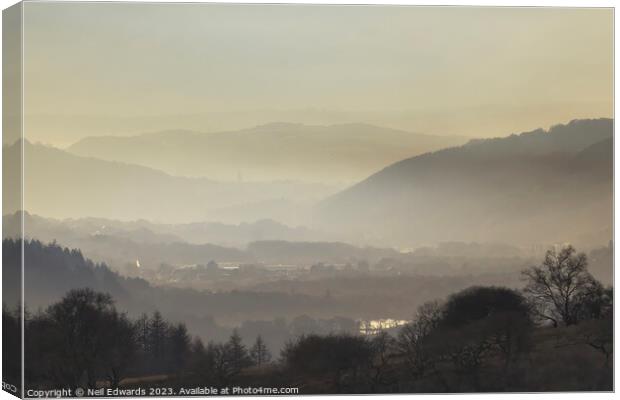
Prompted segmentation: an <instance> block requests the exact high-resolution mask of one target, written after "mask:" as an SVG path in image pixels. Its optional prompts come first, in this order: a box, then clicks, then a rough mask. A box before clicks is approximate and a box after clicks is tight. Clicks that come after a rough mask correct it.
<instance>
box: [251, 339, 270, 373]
mask: <svg viewBox="0 0 620 400" xmlns="http://www.w3.org/2000/svg"><path fill="white" fill-rule="evenodd" d="M250 357H251V358H252V361H253V362H254V364H255V365H258V366H261V365H263V364H265V363H268V362H269V361H271V353H270V352H269V349H268V348H267V346H266V345H265V342H264V341H263V338H262V337H261V335H258V336H257V337H256V341H255V342H254V345H253V346H252V348H251V349H250Z"/></svg>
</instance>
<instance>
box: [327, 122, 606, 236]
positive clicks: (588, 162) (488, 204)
mask: <svg viewBox="0 0 620 400" xmlns="http://www.w3.org/2000/svg"><path fill="white" fill-rule="evenodd" d="M612 143H613V121H612V120H610V119H597V120H576V121H572V122H570V123H569V124H566V125H557V126H555V127H553V128H551V129H550V130H549V131H544V130H536V131H533V132H527V133H523V134H521V135H512V136H509V137H506V138H497V139H484V140H473V141H470V142H469V143H467V144H465V145H463V146H459V147H454V148H449V149H444V150H439V151H437V152H433V153H426V154H423V155H420V156H416V157H412V158H408V159H405V160H402V161H399V162H397V163H394V164H392V165H390V166H388V167H386V168H384V169H382V170H381V171H379V172H377V173H375V174H373V175H371V176H370V177H368V178H367V179H365V180H363V181H361V182H360V183H358V184H356V185H354V186H352V187H350V188H348V189H346V190H344V191H342V192H340V193H338V194H336V195H334V196H332V197H330V198H328V199H326V200H325V201H323V202H322V203H321V204H320V205H319V206H318V207H317V213H318V215H319V218H320V219H322V221H323V223H324V226H326V227H330V228H332V229H335V230H340V231H341V232H348V233H349V234H352V235H353V234H355V235H360V234H361V235H365V236H366V237H369V238H372V240H376V241H378V242H381V241H387V242H397V243H401V244H402V245H423V244H427V243H434V242H435V243H436V242H438V241H450V240H455V241H459V240H474V241H490V240H493V239H499V240H502V241H511V242H513V243H516V244H533V243H553V242H555V241H562V242H565V241H567V240H570V241H574V242H576V243H582V244H604V243H606V242H607V241H608V240H610V239H611V228H612V199H613V190H612V186H613V185H612V184H613V182H612V179H611V177H612V166H613V146H612Z"/></svg>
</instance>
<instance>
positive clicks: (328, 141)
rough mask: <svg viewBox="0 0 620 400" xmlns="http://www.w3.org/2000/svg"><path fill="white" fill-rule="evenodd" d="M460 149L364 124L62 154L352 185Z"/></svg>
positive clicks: (95, 146) (88, 145) (138, 141)
mask: <svg viewBox="0 0 620 400" xmlns="http://www.w3.org/2000/svg"><path fill="white" fill-rule="evenodd" d="M465 142H466V139H465V138H464V137H458V136H435V135H425V134H418V133H411V132H405V131H400V130H396V129H390V128H382V127H378V126H374V125H368V124H337V125H329V126H321V125H303V124H294V123H284V122H277V123H271V124H265V125H259V126H255V127H253V128H249V129H243V130H238V131H229V132H215V133H200V132H193V131H187V130H173V131H162V132H154V133H145V134H141V135H137V136H130V137H112V136H96V137H87V138H84V139H82V140H80V141H78V142H77V143H75V144H73V145H72V146H70V147H69V148H68V149H67V150H68V151H69V152H71V153H74V154H76V155H81V156H89V157H97V158H100V159H105V160H111V161H122V162H129V163H133V164H138V165H144V166H148V167H151V168H155V169H159V170H162V171H166V172H168V173H170V174H173V175H180V176H193V177H198V176H205V177H210V178H215V179H218V180H237V179H249V180H266V179H268V180H273V179H276V180H277V179H284V180H288V179H294V180H302V181H307V182H316V181H329V182H343V181H344V182H352V181H356V180H359V179H362V178H363V177H364V176H367V175H368V174H370V173H372V172H373V171H375V170H377V169H378V168H381V167H383V166H385V165H387V164H390V163H392V162H394V161H397V160H400V159H403V158H406V157H411V156H412V155H417V154H422V153H425V152H428V151H432V150H437V149H440V148H444V147H449V146H454V145H458V144H463V143H465Z"/></svg>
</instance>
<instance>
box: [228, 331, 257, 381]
mask: <svg viewBox="0 0 620 400" xmlns="http://www.w3.org/2000/svg"><path fill="white" fill-rule="evenodd" d="M225 353H226V358H227V359H228V364H229V365H230V371H231V375H233V376H234V375H237V374H238V373H239V372H241V370H242V369H243V368H246V367H248V366H250V365H252V360H251V359H250V355H249V353H248V350H247V348H246V347H245V345H244V344H243V341H242V340H241V336H239V332H237V330H236V329H234V330H233V333H232V334H231V335H230V338H229V339H228V342H227V343H226V346H225Z"/></svg>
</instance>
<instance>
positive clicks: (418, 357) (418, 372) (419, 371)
mask: <svg viewBox="0 0 620 400" xmlns="http://www.w3.org/2000/svg"><path fill="white" fill-rule="evenodd" d="M440 318H441V308H440V306H439V303H438V302H436V301H434V302H428V303H425V304H423V305H422V306H420V308H418V312H417V315H416V317H415V319H414V321H413V322H411V323H409V324H407V325H405V326H404V327H403V328H402V329H401V330H400V332H399V335H398V341H397V345H398V350H399V352H400V353H401V354H402V355H403V356H404V357H405V361H406V363H407V365H408V366H409V371H410V372H411V374H412V375H413V376H414V377H420V376H422V375H424V374H425V373H426V371H427V370H429V369H430V368H431V367H432V366H433V364H434V362H435V357H434V355H433V352H432V351H430V350H429V349H428V343H427V342H428V337H429V335H430V334H431V333H432V332H433V330H434V329H435V328H436V327H437V325H438V323H439V321H440Z"/></svg>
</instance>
